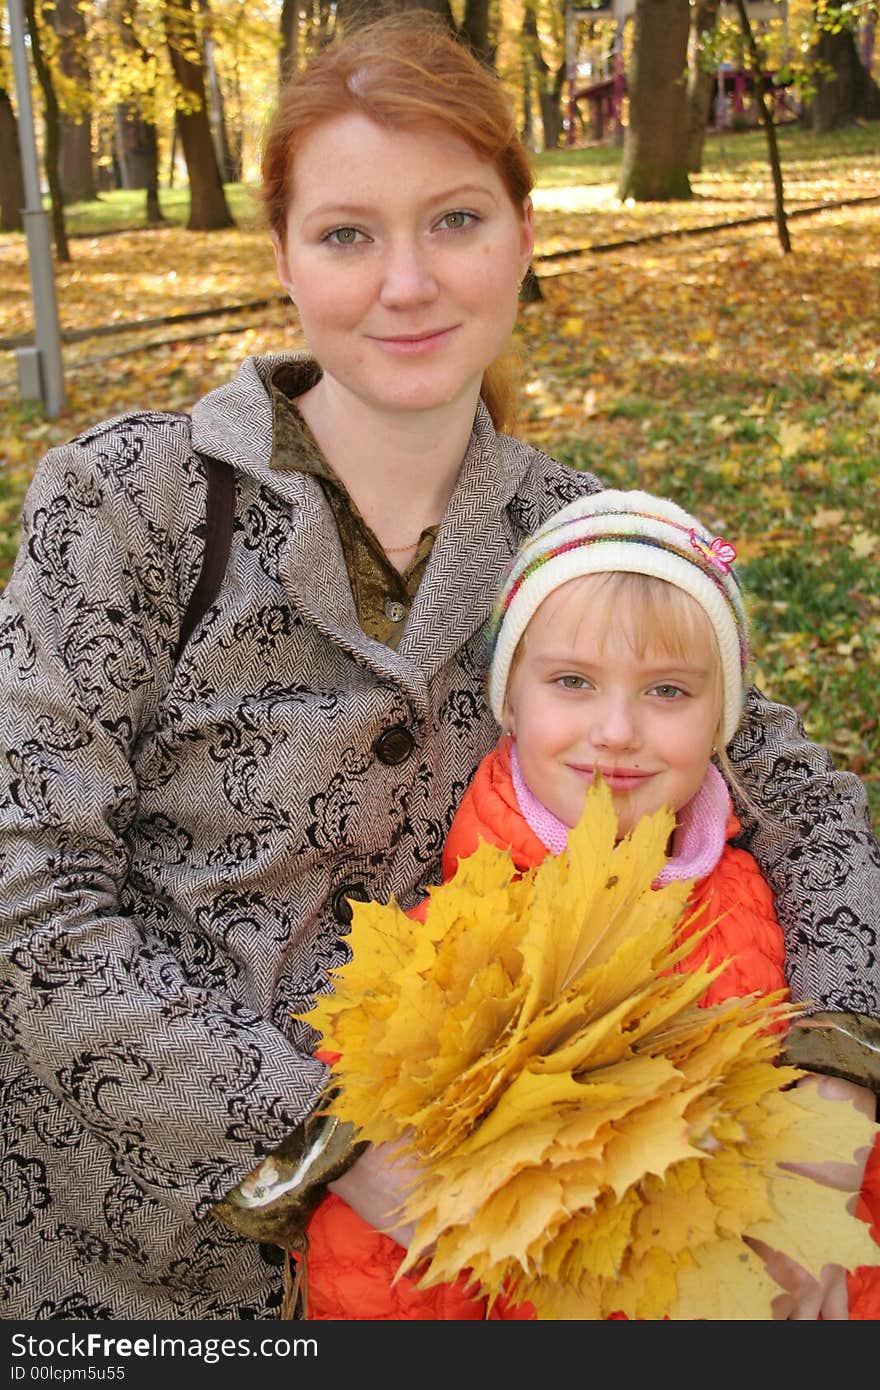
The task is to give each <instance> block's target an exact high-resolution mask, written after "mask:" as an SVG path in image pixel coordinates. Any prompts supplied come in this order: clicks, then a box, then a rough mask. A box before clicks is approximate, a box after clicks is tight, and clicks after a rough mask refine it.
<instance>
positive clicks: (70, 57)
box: [43, 0, 97, 203]
mask: <svg viewBox="0 0 880 1390" xmlns="http://www.w3.org/2000/svg"><path fill="white" fill-rule="evenodd" d="M43 13H44V15H45V17H46V18H47V21H49V22H51V25H52V28H53V29H54V30H55V33H56V34H57V35H58V55H57V57H56V59H55V62H56V63H57V65H58V67H59V69H60V71H61V72H62V74H63V76H64V85H65V89H66V91H67V92H68V93H70V94H71V95H70V97H68V99H67V100H66V101H65V109H64V110H63V111H62V112H61V114H60V126H59V153H58V177H59V180H60V183H61V190H62V193H63V195H64V201H65V202H67V203H77V202H90V201H91V200H92V199H93V198H95V197H96V195H97V189H96V187H95V171H94V166H93V163H92V114H91V105H92V95H91V87H92V82H91V74H90V72H89V60H88V49H87V40H86V21H85V14H84V12H83V10H82V8H81V7H80V5H79V4H78V3H77V0H54V5H44V8H43Z"/></svg>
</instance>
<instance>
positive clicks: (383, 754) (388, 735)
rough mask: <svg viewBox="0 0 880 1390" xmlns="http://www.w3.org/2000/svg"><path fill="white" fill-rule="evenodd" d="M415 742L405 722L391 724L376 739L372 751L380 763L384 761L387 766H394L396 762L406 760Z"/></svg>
mask: <svg viewBox="0 0 880 1390" xmlns="http://www.w3.org/2000/svg"><path fill="white" fill-rule="evenodd" d="M415 742H416V741H415V739H414V738H413V736H412V734H411V733H410V731H409V729H408V728H407V727H406V725H405V724H392V726H391V728H390V729H386V730H385V732H384V733H381V734H380V735H379V737H378V738H377V739H376V742H375V743H374V744H373V752H374V753H375V754H376V757H377V758H378V759H379V762H380V763H385V765H386V766H387V767H396V766H397V764H398V763H403V762H406V760H407V758H408V757H409V755H410V753H411V752H412V751H413V748H414V747H415Z"/></svg>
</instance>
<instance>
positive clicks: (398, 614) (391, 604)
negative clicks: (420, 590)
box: [385, 598, 406, 623]
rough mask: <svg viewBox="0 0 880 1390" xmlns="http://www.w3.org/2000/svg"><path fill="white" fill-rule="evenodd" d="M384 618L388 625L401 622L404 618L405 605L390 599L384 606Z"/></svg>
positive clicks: (397, 600)
mask: <svg viewBox="0 0 880 1390" xmlns="http://www.w3.org/2000/svg"><path fill="white" fill-rule="evenodd" d="M385 617H386V618H387V619H388V621H389V623H399V622H402V621H403V619H404V618H405V617H406V605H405V604H403V603H401V602H400V600H399V599H396V598H390V599H389V600H388V602H387V603H386V604H385Z"/></svg>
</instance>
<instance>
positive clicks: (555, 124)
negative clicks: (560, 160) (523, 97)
mask: <svg viewBox="0 0 880 1390" xmlns="http://www.w3.org/2000/svg"><path fill="white" fill-rule="evenodd" d="M538 100H539V101H540V103H541V124H542V126H543V127H544V149H545V150H555V149H556V148H557V146H558V145H559V137H560V135H561V134H562V103H561V102H560V99H559V95H558V93H557V92H555V91H552V90H551V91H549V92H545V91H543V90H542V91H540V92H539V93H538Z"/></svg>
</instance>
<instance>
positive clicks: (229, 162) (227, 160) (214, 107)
mask: <svg viewBox="0 0 880 1390" xmlns="http://www.w3.org/2000/svg"><path fill="white" fill-rule="evenodd" d="M199 9H200V10H201V12H202V16H203V18H204V40H203V53H204V64H205V74H206V77H207V88H208V94H209V98H210V99H209V102H208V109H209V113H210V122H211V134H212V136H213V137H214V153H215V154H216V156H217V167H218V169H219V170H220V177H221V179H222V181H223V182H224V183H236V182H237V181H238V174H239V170H237V169H236V167H235V160H234V159H233V157H232V145H231V143H230V140H229V133H228V131H227V129H226V106H225V103H224V101H223V87H222V86H221V83H220V73H219V72H218V70H217V45H216V43H215V42H214V38H213V35H212V34H211V10H210V7H209V4H208V0H199Z"/></svg>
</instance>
